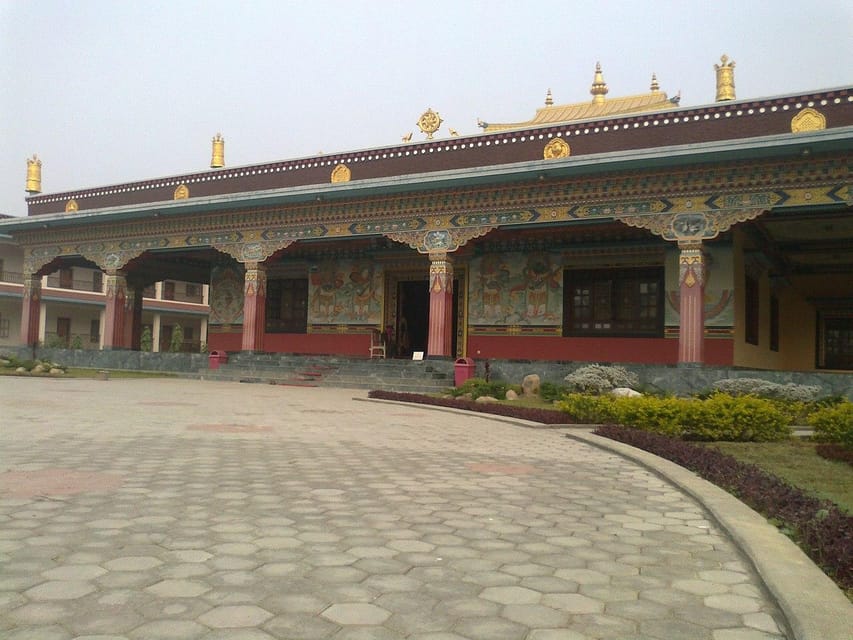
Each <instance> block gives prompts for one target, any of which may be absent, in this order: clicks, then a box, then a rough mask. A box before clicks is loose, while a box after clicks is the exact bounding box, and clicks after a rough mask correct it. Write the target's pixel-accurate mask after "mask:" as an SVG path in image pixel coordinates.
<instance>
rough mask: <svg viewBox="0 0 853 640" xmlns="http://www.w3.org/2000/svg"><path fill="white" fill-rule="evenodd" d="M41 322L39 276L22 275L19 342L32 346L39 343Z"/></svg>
mask: <svg viewBox="0 0 853 640" xmlns="http://www.w3.org/2000/svg"><path fill="white" fill-rule="evenodd" d="M40 320H41V276H36V275H33V274H24V299H23V308H22V311H21V342H22V343H23V344H25V345H29V346H34V345H36V344H38V341H39V322H40Z"/></svg>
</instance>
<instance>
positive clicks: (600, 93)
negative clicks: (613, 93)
mask: <svg viewBox="0 0 853 640" xmlns="http://www.w3.org/2000/svg"><path fill="white" fill-rule="evenodd" d="M608 91H609V89H608V88H607V83H606V82H605V81H604V75H603V74H602V73H601V63H600V62H596V63H595V77H594V78H593V80H592V88H591V89H590V90H589V92H590V93H591V94H592V101H593V102H594V103H596V104H600V103H602V102H604V96H606V95H607V92H608Z"/></svg>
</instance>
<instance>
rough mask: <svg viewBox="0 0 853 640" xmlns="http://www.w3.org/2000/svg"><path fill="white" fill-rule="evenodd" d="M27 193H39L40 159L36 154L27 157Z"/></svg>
mask: <svg viewBox="0 0 853 640" xmlns="http://www.w3.org/2000/svg"><path fill="white" fill-rule="evenodd" d="M26 192H27V193H41V160H39V159H38V156H37V155H36V154H33V157H32V158H27V187H26Z"/></svg>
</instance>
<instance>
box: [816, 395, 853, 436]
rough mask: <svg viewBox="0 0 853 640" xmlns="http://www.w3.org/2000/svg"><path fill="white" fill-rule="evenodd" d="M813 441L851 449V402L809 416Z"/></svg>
mask: <svg viewBox="0 0 853 640" xmlns="http://www.w3.org/2000/svg"><path fill="white" fill-rule="evenodd" d="M809 424H810V425H811V426H812V427H814V435H815V440H819V441H820V442H839V443H842V444H844V445H846V446H848V447H853V402H849V401H844V402H840V403H838V404H836V405H834V406H830V407H824V408H822V409H818V410H817V411H815V412H814V413H813V414H811V415H810V416H809Z"/></svg>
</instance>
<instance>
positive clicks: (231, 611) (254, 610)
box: [198, 605, 273, 629]
mask: <svg viewBox="0 0 853 640" xmlns="http://www.w3.org/2000/svg"><path fill="white" fill-rule="evenodd" d="M272 617H273V614H271V613H270V612H269V611H267V610H266V609H261V608H260V607H255V606H252V605H231V606H225V607H216V608H215V609H211V610H210V611H208V612H206V613H203V614H202V615H200V616H199V617H198V621H199V622H201V623H202V624H206V625H207V626H208V627H213V628H214V629H225V628H229V629H230V628H235V627H256V626H258V625H261V624H263V623H264V622H266V621H267V620H269V619H270V618H272Z"/></svg>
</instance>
